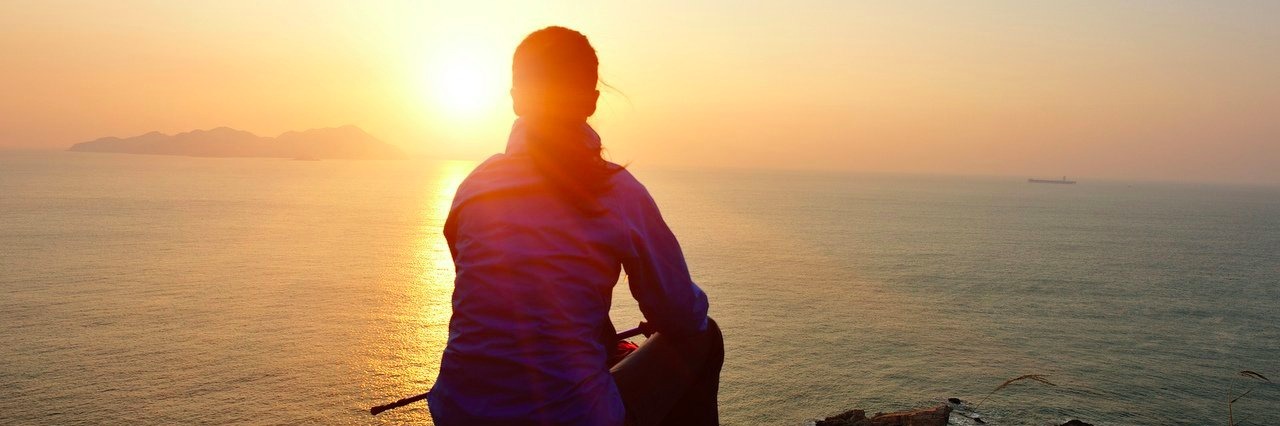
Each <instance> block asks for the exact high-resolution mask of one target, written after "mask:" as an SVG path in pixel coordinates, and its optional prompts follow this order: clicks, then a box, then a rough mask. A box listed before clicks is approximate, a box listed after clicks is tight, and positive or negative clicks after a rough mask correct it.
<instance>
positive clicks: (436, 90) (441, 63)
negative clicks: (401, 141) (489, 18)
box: [423, 48, 510, 120]
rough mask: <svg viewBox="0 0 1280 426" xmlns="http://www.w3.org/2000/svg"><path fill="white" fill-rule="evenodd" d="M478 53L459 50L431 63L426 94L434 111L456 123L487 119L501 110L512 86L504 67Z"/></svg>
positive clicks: (427, 69) (428, 63)
mask: <svg viewBox="0 0 1280 426" xmlns="http://www.w3.org/2000/svg"><path fill="white" fill-rule="evenodd" d="M492 59H493V58H491V57H490V55H484V54H482V52H478V51H476V50H475V49H463V48H455V49H452V50H450V51H446V52H441V53H440V54H438V55H436V57H435V58H433V59H432V60H430V61H428V62H427V64H426V65H427V66H426V84H424V85H423V87H424V90H426V91H427V93H426V94H425V95H426V96H427V97H428V99H430V101H431V103H432V106H433V108H432V109H435V110H438V111H439V112H441V113H444V114H445V115H446V116H448V117H450V118H453V119H467V120H475V119H481V118H484V117H485V116H486V115H489V114H490V113H491V112H493V111H494V110H495V109H496V108H497V107H498V106H500V105H505V103H504V102H503V99H502V97H503V96H504V95H505V93H506V88H507V87H508V86H510V82H508V81H505V80H504V79H503V78H502V76H501V71H502V70H503V69H504V65H503V64H502V63H500V62H497V61H495V60H492Z"/></svg>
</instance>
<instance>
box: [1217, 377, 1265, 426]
mask: <svg viewBox="0 0 1280 426" xmlns="http://www.w3.org/2000/svg"><path fill="white" fill-rule="evenodd" d="M1236 374H1239V375H1240V376H1241V377H1248V378H1250V379H1254V380H1258V381H1262V382H1266V383H1271V379H1268V378H1267V376H1263V375H1262V374H1261V373H1258V372H1256V371H1250V370H1242V371H1240V372H1239V373H1236ZM1257 388H1258V382H1253V387H1251V388H1249V390H1247V391H1244V393H1242V394H1240V396H1237V397H1235V398H1232V399H1231V400H1230V401H1227V426H1236V424H1237V423H1236V416H1235V412H1234V411H1233V410H1232V406H1233V405H1235V403H1236V401H1239V400H1240V398H1244V396H1245V395H1248V394H1249V393H1250V392H1253V390H1254V389H1257Z"/></svg>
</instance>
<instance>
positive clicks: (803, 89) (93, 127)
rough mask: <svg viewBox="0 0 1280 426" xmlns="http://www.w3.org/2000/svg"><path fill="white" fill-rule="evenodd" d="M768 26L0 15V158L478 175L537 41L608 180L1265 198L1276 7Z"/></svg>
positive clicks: (214, 8) (583, 16)
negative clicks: (1179, 190)
mask: <svg viewBox="0 0 1280 426" xmlns="http://www.w3.org/2000/svg"><path fill="white" fill-rule="evenodd" d="M687 3H694V4H687ZM787 3H789V4H785V5H784V3H783V2H759V3H756V2H723V3H719V2H674V1H673V2H667V1H648V2H554V3H543V2H527V3H526V2H481V1H466V2H390V1H368V2H364V1H359V2H357V1H352V2H336V1H335V2H321V1H220V2H200V3H197V2H177V1H95V2H68V1H45V0H41V1H22V0H5V1H4V2H2V3H0V94H2V96H0V148H50V149H62V148H65V147H66V146H69V145H70V144H72V143H76V142H81V141H84V140H89V139H94V138H97V137H100V136H108V135H111V136H133V135H137V134H142V133H146V132H148V131H152V130H160V131H163V132H168V133H173V132H179V131H186V130H191V129H197V128H211V127H217V126H231V127H235V128H239V129H244V130H249V131H252V132H255V133H259V134H263V135H275V134H278V133H280V132H283V131H286V130H300V129H307V128H314V127H327V126H338V125H343V124H355V125H358V126H360V127H362V128H364V129H365V130H367V131H368V132H370V133H372V134H374V135H375V136H377V137H379V138H381V139H383V140H385V141H388V142H391V143H394V144H397V145H400V146H401V147H403V148H405V149H406V150H408V151H410V152H417V153H422V154H426V155H431V156H437V157H447V158H474V159H479V158H483V157H484V156H486V155H488V154H490V153H493V152H497V151H499V150H501V149H502V146H503V144H504V143H505V135H506V131H507V128H508V126H509V123H510V121H511V120H512V119H513V118H514V116H513V115H512V113H511V112H510V101H509V99H508V98H507V97H506V91H507V89H508V87H509V78H510V57H511V53H512V51H513V50H514V48H515V46H516V44H517V43H519V41H520V39H521V38H522V37H523V36H524V35H525V34H527V33H529V32H530V31H532V30H536V29H538V28H541V27H544V26H547V25H557V24H558V25H564V26H568V27H571V28H574V29H577V30H580V31H582V32H583V33H585V34H586V35H587V36H588V37H590V38H591V41H592V42H593V44H594V45H595V46H596V49H597V50H598V51H599V55H600V58H601V61H602V65H601V73H602V77H603V78H604V79H605V80H606V81H607V82H608V83H609V84H610V85H612V86H613V87H615V88H617V91H609V90H606V91H605V95H604V96H603V98H602V101H603V105H602V106H601V108H600V112H599V114H598V115H597V117H596V118H595V120H594V121H593V122H594V124H596V125H597V127H598V128H599V130H600V132H601V134H602V135H603V137H604V141H605V145H606V147H607V148H608V149H609V151H610V155H611V157H612V158H613V159H614V160H615V161H619V162H632V163H634V164H637V165H711V166H717V167H722V166H727V167H766V168H788V169H795V168H816V169H840V170H857V171H890V172H926V173H962V174H1008V175H1017V176H1033V175H1034V176H1061V175H1069V176H1074V177H1079V178H1082V179H1088V178H1133V179H1173V180H1225V181H1249V182H1268V183H1280V25H1278V24H1277V21H1278V20H1280V2H1277V1H1221V2H1218V1H1213V2H1210V1H1196V2H1189V1H1170V0H1162V1H1115V0H1108V1H1045V2H1034V1H1025V0H1017V1H963V2H957V1H936V2H913V1H884V2H861V1H832V2H787Z"/></svg>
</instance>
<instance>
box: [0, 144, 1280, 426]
mask: <svg viewBox="0 0 1280 426" xmlns="http://www.w3.org/2000/svg"><path fill="white" fill-rule="evenodd" d="M473 166H474V163H467V162H430V161H398V162H347V161H318V162H311V161H288V160H275V159H201V158H184V157H158V156H130V155H111V154H78V153H0V424H57V425H67V424H228V423H236V424H303V423H312V424H339V425H340V424H371V423H389V424H390V423H395V424H399V423H407V422H420V423H429V416H428V414H427V410H426V406H425V404H417V405H415V406H412V407H409V408H404V409H400V410H396V411H393V412H389V413H386V414H383V415H380V416H378V417H377V418H370V417H369V416H368V414H367V412H366V410H368V408H369V407H370V406H372V405H376V404H381V403H384V402H388V401H390V400H394V399H397V398H399V397H402V396H407V395H412V394H416V393H419V392H422V391H425V390H426V389H428V388H429V387H430V385H431V382H432V379H433V378H434V377H435V375H436V371H437V368H438V365H437V364H438V362H439V358H440V353H441V350H442V347H443V343H444V340H445V335H446V330H445V327H446V324H447V322H448V318H449V313H450V308H449V295H450V291H451V287H452V277H453V271H452V264H451V262H450V260H449V255H448V250H447V248H446V247H445V244H444V241H443V238H442V237H441V236H440V226H441V224H442V222H443V221H444V217H445V213H446V211H447V208H448V205H449V201H450V198H451V196H452V193H453V189H454V188H455V187H456V185H457V184H458V182H459V181H460V180H461V179H462V178H463V177H464V176H465V175H466V173H467V172H469V171H470V169H471V167H473ZM635 173H636V174H637V175H638V176H639V177H640V179H641V180H642V181H644V182H646V184H647V185H648V186H649V188H650V190H651V191H652V193H653V194H654V196H655V198H656V199H657V200H658V202H659V205H660V206H661V207H662V209H663V211H664V212H665V215H666V218H667V221H668V222H669V223H670V224H671V226H672V228H673V229H674V230H675V231H676V234H677V235H678V236H679V238H680V239H681V242H682V243H683V246H684V249H685V253H686V255H687V257H688V259H689V264H690V266H691V268H692V270H693V275H694V277H695V279H697V281H698V282H699V283H700V284H701V285H702V286H703V287H704V288H705V289H706V291H707V293H708V294H709V295H710V297H711V301H712V315H713V316H714V317H715V318H716V319H717V321H718V322H719V323H720V324H721V325H722V327H723V329H724V334H725V338H726V345H727V351H728V358H727V360H726V362H725V371H724V374H723V384H722V391H721V397H720V398H721V399H720V401H721V412H722V418H723V422H724V423H725V424H728V425H756V424H781V425H803V424H805V422H806V421H807V420H808V419H812V418H816V417H823V416H827V415H833V414H836V413H839V412H841V411H844V410H846V409H849V408H865V409H868V410H869V411H873V412H874V411H889V410H894V409H904V408H911V407H917V406H923V405H928V404H934V403H938V402H940V401H942V400H944V399H946V398H948V397H958V398H963V399H966V400H970V401H975V400H978V399H980V398H981V397H982V396H983V395H985V394H986V393H987V392H988V391H990V390H991V389H992V388H994V387H995V386H996V385H999V384H1000V383H1001V382H1002V381H1004V380H1006V379H1009V378H1012V377H1015V376H1019V375H1022V374H1032V373H1035V374H1043V375H1045V376H1046V378H1047V379H1048V380H1049V381H1051V382H1053V383H1055V384H1056V385H1057V386H1048V385H1044V384H1040V383H1035V382H1028V381H1024V382H1018V383H1015V384H1013V385H1011V386H1010V387H1008V388H1006V389H1004V390H1002V391H1000V392H999V393H996V394H995V395H994V396H992V397H990V398H989V399H988V400H987V401H986V402H985V403H983V404H982V406H981V407H980V408H979V409H978V413H980V414H981V415H982V416H983V418H984V419H986V420H987V421H988V423H989V424H1028V425H1044V424H1057V423H1060V422H1063V421H1065V420H1067V419H1070V418H1079V419H1082V420H1086V421H1089V422H1091V423H1094V424H1099V425H1129V424H1135V425H1169V424H1188V425H1208V424H1223V423H1225V422H1226V418H1227V404H1226V401H1227V400H1228V399H1229V398H1230V397H1232V396H1233V395H1236V394H1239V393H1241V392H1244V391H1245V390H1247V389H1248V388H1249V386H1251V385H1252V384H1253V383H1252V382H1251V381H1250V380H1249V379H1248V378H1244V377H1240V376H1237V375H1236V373H1237V372H1238V371H1240V370H1253V371H1257V372H1259V373H1262V374H1263V375H1267V376H1268V377H1270V378H1272V380H1277V381H1280V351H1278V349H1280V189H1277V188H1265V187H1236V186H1213V185H1189V184H1163V183H1123V182H1093V181H1088V180H1086V181H1084V182H1081V183H1080V184H1078V185H1035V184H1028V183H1026V182H1025V181H1024V180H1022V179H1018V178H973V177H941V176H939V177H922V176H887V175H856V174H812V173H811V174H803V173H782V172H767V173H766V172H735V171H660V170H649V169H645V168H642V167H636V168H635ZM614 319H615V322H616V323H617V324H618V327H619V328H625V327H628V326H630V325H631V324H633V323H635V322H636V321H638V319H639V316H638V314H637V311H636V309H635V307H634V302H632V301H631V300H630V298H629V295H628V294H627V292H626V290H625V286H621V287H619V288H618V291H617V298H616V301H615V313H614ZM1278 406H1280V386H1277V385H1270V386H1266V385H1264V386H1260V387H1259V388H1258V389H1257V390H1255V391H1253V392H1252V393H1251V394H1249V395H1248V396H1246V397H1245V398H1244V399H1241V400H1240V402H1238V403H1237V404H1236V406H1235V413H1236V419H1237V420H1240V419H1244V420H1245V421H1246V422H1248V424H1253V425H1275V424H1280V411H1277V410H1276V407H1278ZM953 421H955V422H956V424H971V422H970V421H968V420H966V419H963V418H960V417H959V416H956V417H955V418H953Z"/></svg>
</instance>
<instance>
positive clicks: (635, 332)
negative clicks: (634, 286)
mask: <svg viewBox="0 0 1280 426" xmlns="http://www.w3.org/2000/svg"><path fill="white" fill-rule="evenodd" d="M646 331H649V325H648V324H645V323H640V326H639V327H636V328H633V329H630V330H626V331H623V332H621V333H618V334H617V335H615V336H614V337H615V338H617V340H624V339H630V338H632V337H636V336H639V335H641V334H646V333H645V332H646ZM430 394H431V392H426V393H423V394H420V395H414V396H411V397H408V398H401V399H400V400H397V401H396V402H392V403H390V404H383V405H379V406H377V407H373V408H370V409H369V415H370V416H376V415H378V413H381V412H383V411H387V410H391V409H396V408H400V407H403V406H406V405H409V404H412V403H415V402H418V401H421V400H424V399H427V395H430Z"/></svg>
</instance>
